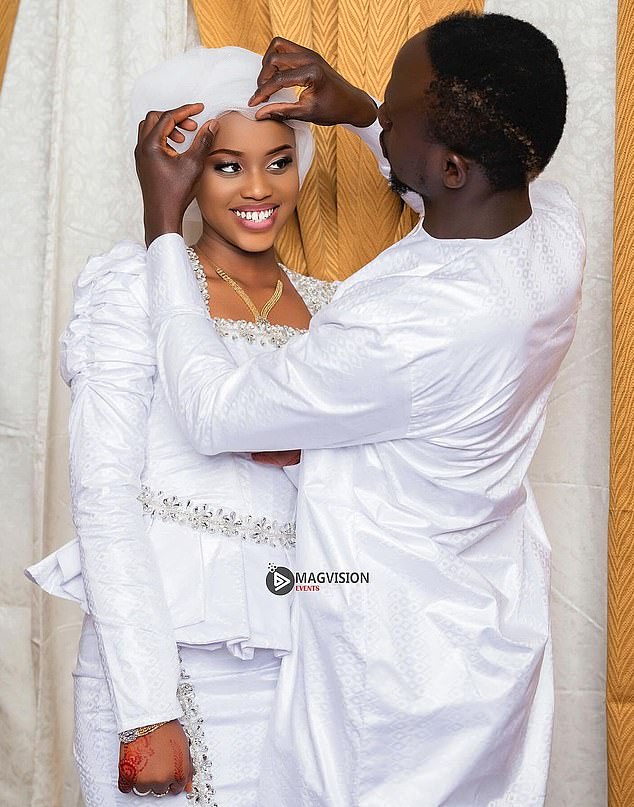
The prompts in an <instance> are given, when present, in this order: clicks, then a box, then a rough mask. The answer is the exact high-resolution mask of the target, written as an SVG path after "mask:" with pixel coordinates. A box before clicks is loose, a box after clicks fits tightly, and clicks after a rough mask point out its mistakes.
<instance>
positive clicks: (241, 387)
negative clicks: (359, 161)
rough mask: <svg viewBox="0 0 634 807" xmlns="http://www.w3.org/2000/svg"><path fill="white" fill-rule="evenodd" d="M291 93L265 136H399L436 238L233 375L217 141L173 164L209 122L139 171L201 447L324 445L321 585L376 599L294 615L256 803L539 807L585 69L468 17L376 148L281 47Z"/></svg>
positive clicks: (428, 46)
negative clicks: (553, 496) (192, 262)
mask: <svg viewBox="0 0 634 807" xmlns="http://www.w3.org/2000/svg"><path fill="white" fill-rule="evenodd" d="M294 85H299V86H303V87H305V90H304V92H303V94H302V96H301V98H300V100H299V102H298V103H297V104H295V105H286V106H280V105H272V106H269V107H263V108H262V109H261V110H259V111H258V117H259V118H263V117H267V116H269V115H270V116H273V117H276V118H279V119H284V118H289V117H296V118H303V119H307V120H311V121H313V122H315V123H318V124H322V125H330V124H335V123H348V124H351V125H353V126H356V127H357V129H358V133H359V134H360V136H362V137H363V138H364V139H365V140H366V142H368V144H369V145H370V147H372V148H374V150H375V151H376V152H378V142H379V140H380V143H381V150H382V152H383V155H384V156H385V157H386V158H387V160H389V173H390V174H391V183H392V186H393V188H394V189H395V190H396V191H397V192H399V193H402V194H408V198H410V199H411V198H422V200H423V201H424V206H425V216H424V219H421V222H420V223H419V224H418V225H417V226H416V227H415V228H414V230H413V231H412V232H411V233H410V234H409V235H408V236H406V237H405V238H404V239H403V240H402V241H400V242H398V243H397V244H395V245H394V246H392V247H390V248H389V249H387V250H385V251H384V252H383V253H381V254H380V255H379V256H378V257H377V258H376V259H375V260H374V261H372V262H371V263H370V264H368V265H367V266H365V267H363V268H362V269H360V270H359V271H358V272H357V273H356V274H355V275H353V276H352V277H351V278H349V279H348V280H346V281H345V282H344V283H342V284H341V286H340V287H339V289H338V291H337V293H336V295H335V297H334V300H333V302H332V304H331V305H330V306H328V307H327V308H325V309H323V310H322V311H321V312H320V313H319V314H318V315H317V316H315V318H314V319H313V321H312V323H311V326H310V330H309V332H308V333H307V334H304V335H301V336H298V337H297V338H295V339H293V340H291V341H290V342H289V343H288V344H287V345H285V346H284V347H282V348H281V349H280V350H278V351H276V352H275V353H266V354H263V355H261V356H257V357H256V358H254V359H253V360H252V361H251V362H249V363H247V364H244V365H243V366H241V367H235V366H234V365H233V363H232V361H231V359H230V357H229V355H228V354H227V352H226V351H225V349H224V346H223V343H222V339H221V338H220V337H219V336H218V335H217V334H216V332H215V330H214V327H213V324H212V323H211V322H210V320H209V318H208V316H207V312H206V310H205V308H204V305H203V303H202V301H201V296H200V293H199V290H198V286H197V284H196V280H195V278H194V275H193V273H192V272H191V268H190V266H189V261H188V257H187V253H186V251H185V244H184V242H183V240H182V238H181V237H180V235H179V233H180V230H181V219H182V214H183V211H184V209H185V207H186V205H187V203H188V201H189V199H190V198H191V195H192V192H193V187H194V184H195V182H196V180H197V178H198V176H199V175H200V172H201V170H202V165H203V162H204V158H205V156H206V154H207V153H208V152H209V150H210V148H211V145H212V142H213V129H212V127H210V126H208V125H207V124H205V125H204V126H203V127H202V128H201V131H200V132H199V133H198V136H197V138H196V140H195V141H194V143H193V145H192V146H191V148H190V149H189V151H188V152H186V153H185V154H184V155H181V156H179V157H175V156H174V155H173V154H170V153H169V149H168V148H167V146H166V137H167V136H169V135H170V134H171V133H172V130H173V127H174V126H175V125H176V124H179V123H182V122H183V121H184V120H185V119H186V118H187V114H188V112H189V111H191V108H189V107H185V108H181V109H180V110H176V111H170V112H168V113H165V114H164V115H162V116H160V117H159V116H158V115H153V116H150V117H148V119H147V120H146V122H145V124H144V125H143V126H142V128H141V136H140V144H139V147H138V151H137V159H138V172H139V177H140V180H141V185H142V187H143V190H144V198H145V203H146V232H147V240H148V244H149V245H150V246H149V250H148V271H149V273H150V274H149V283H150V295H151V300H152V306H153V319H154V325H155V328H156V333H157V338H158V357H159V366H160V372H161V377H162V381H163V383H164V384H165V387H166V389H167V392H168V396H169V400H170V403H171V406H172V408H173V410H174V413H175V415H176V416H177V418H178V420H179V422H180V424H181V426H182V427H183V428H184V429H185V430H186V431H187V433H188V434H189V436H190V439H191V441H192V443H193V444H194V445H195V446H196V447H197V449H198V450H199V451H201V452H203V453H209V454H216V453H220V452H225V451H253V452H257V451H276V450H290V449H296V448H301V449H302V450H303V455H302V463H301V471H300V477H299V499H298V511H297V535H298V556H297V566H298V569H300V570H305V571H308V572H311V571H312V572H318V571H326V572H331V571H359V572H361V571H362V572H366V573H368V574H369V578H370V582H369V584H366V585H361V584H359V585H354V584H348V583H333V584H329V585H325V586H320V590H319V591H318V592H314V591H313V592H298V593H296V595H295V603H294V608H295V612H294V620H295V622H294V629H295V634H294V641H295V651H294V653H293V654H292V655H291V656H289V657H288V658H287V659H285V660H284V664H283V666H282V673H281V677H280V682H279V690H278V697H277V702H276V706H275V709H274V713H273V717H272V725H271V730H270V733H269V738H268V742H267V748H266V752H265V759H264V768H263V774H262V781H261V794H260V799H259V802H258V804H259V805H261V807H274V806H275V807H277V806H278V805H281V807H309V806H310V807H327V806H328V807H379V805H399V806H400V807H440V805H442V806H443V807H502V806H503V805H504V806H505V807H506V805H511V804H514V805H515V804H516V805H520V806H521V807H537V806H538V805H542V804H543V802H544V798H545V789H546V777H547V771H548V760H549V751H550V736H551V727H552V713H553V682H552V666H551V648H550V636H549V613H548V596H549V547H548V541H547V539H546V536H545V534H544V531H543V527H542V524H541V521H540V518H539V513H538V511H537V508H536V504H535V500H534V498H533V495H532V492H531V490H530V486H529V484H528V481H527V471H528V467H529V464H530V461H531V459H532V457H533V455H534V453H535V449H536V447H537V444H538V442H539V438H540V435H541V432H542V429H543V425H544V418H545V411H546V403H547V399H548V396H549V393H550V390H551V388H552V385H553V382H554V380H555V377H556V375H557V372H558V370H559V367H560V364H561V362H562V359H563V358H564V356H565V354H566V352H567V350H568V348H569V346H570V343H571V340H572V337H573V333H574V329H575V320H576V312H577V309H578V306H579V301H580V286H581V276H582V268H583V263H584V236H583V227H582V223H581V221H580V217H579V214H578V211H577V209H576V207H575V205H574V203H573V202H572V201H571V199H570V197H569V196H568V194H567V193H566V191H565V190H564V189H563V188H562V187H561V186H559V185H557V184H554V183H548V182H544V181H541V180H540V181H536V182H533V180H535V178H536V177H537V176H538V175H539V174H540V173H541V171H542V170H543V169H544V167H545V166H546V164H547V163H548V162H549V160H550V158H551V156H552V154H553V152H554V151H555V148H556V147H557V144H558V142H559V139H560V137H561V133H562V130H563V125H564V120H565V112H566V82H565V76H564V71H563V67H562V65H561V62H560V60H559V56H558V54H557V50H556V48H555V46H554V45H553V44H552V42H550V40H549V39H547V37H545V36H544V35H543V34H542V33H540V32H539V31H537V30H536V29H535V28H533V27H532V26H531V25H529V24H528V23H525V22H521V21H519V20H516V19H513V18H511V17H507V16H503V15H497V14H489V15H484V16H476V15H471V14H460V15H455V16H452V17H449V18H447V19H445V20H443V21H441V22H439V23H437V24H436V25H434V26H432V27H431V28H429V29H427V30H425V31H423V32H422V33H420V34H418V35H416V36H415V37H413V38H412V39H410V40H409V41H408V42H406V43H405V45H404V46H403V48H402V49H401V50H400V52H399V54H398V55H397V57H396V60H395V63H394V67H393V72H392V77H391V79H390V82H389V84H388V86H387V89H386V91H385V100H384V103H383V104H382V106H381V107H380V109H379V110H378V124H377V123H375V122H374V121H375V118H376V114H377V113H376V109H375V105H374V103H373V101H372V100H371V99H370V98H369V96H367V95H366V94H365V93H363V92H362V91H361V90H359V89H357V88H354V87H352V86H351V85H349V84H348V83H347V82H346V81H345V80H344V79H343V78H342V77H341V76H339V75H338V74H337V73H336V72H335V71H334V70H333V69H332V68H331V67H329V66H328V65H327V64H326V62H324V60H323V59H321V57H320V56H318V55H317V54H315V53H313V52H312V51H309V50H307V49H305V48H302V47H299V46H298V45H295V44H293V43H290V42H287V41H285V40H280V39H276V40H274V41H273V43H272V44H271V46H270V48H269V50H268V52H267V55H266V56H265V59H264V64H263V69H262V74H261V78H260V87H259V89H258V91H257V92H256V94H255V96H254V99H253V103H260V102H262V101H264V100H266V99H267V98H268V97H269V96H270V95H271V94H272V93H273V92H274V91H275V90H277V89H279V88H280V87H282V86H294ZM193 100H194V99H193ZM386 168H387V167H386ZM164 187H169V188H170V193H169V195H168V194H164V193H161V189H162V188H164ZM371 208H372V200H368V210H369V215H371V212H370V211H371ZM272 596H273V595H272Z"/></svg>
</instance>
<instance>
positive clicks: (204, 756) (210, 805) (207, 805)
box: [176, 653, 218, 807]
mask: <svg viewBox="0 0 634 807" xmlns="http://www.w3.org/2000/svg"><path fill="white" fill-rule="evenodd" d="M178 659H179V661H180V665H181V677H180V682H179V684H178V688H177V689H176V696H177V698H178V702H179V703H180V705H181V709H182V710H183V717H182V718H181V724H182V726H183V731H184V732H185V734H186V735H187V739H188V740H189V753H190V754H191V758H192V765H193V767H194V775H193V776H192V792H191V793H187V794H186V795H187V798H188V799H189V800H190V801H192V802H193V803H194V804H196V805H200V807H218V802H217V801H216V798H215V796H216V788H215V787H214V777H213V771H212V762H211V759H210V758H209V749H208V748H207V742H206V740H205V727H204V723H203V719H202V717H201V716H200V711H199V709H198V702H197V700H196V691H195V689H194V687H193V686H192V684H191V679H190V677H189V675H188V674H187V670H186V669H185V666H184V664H183V660H182V658H181V657H180V653H179V654H178Z"/></svg>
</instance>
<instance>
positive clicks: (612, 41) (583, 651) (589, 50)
mask: <svg viewBox="0 0 634 807" xmlns="http://www.w3.org/2000/svg"><path fill="white" fill-rule="evenodd" d="M486 10H487V11H500V12H504V13H506V14H513V15H514V16H516V17H522V18H523V19H526V20H528V21H529V22H532V23H534V24H535V25H536V26H537V27H539V28H541V29H542V30H544V31H546V32H547V33H548V35H549V36H550V37H551V38H552V39H553V40H554V41H555V43H556V44H557V46H558V47H559V50H560V53H561V56H562V59H563V61H564V64H565V65H566V70H567V74H568V81H569V95H570V98H569V110H568V122H567V126H566V131H565V134H564V138H563V140H562V143H561V146H560V148H559V150H558V152H557V155H556V157H555V159H554V160H553V163H552V165H551V166H550V167H549V168H548V169H547V175H548V176H550V177H552V178H554V179H558V180H560V181H561V182H563V183H564V184H565V185H567V187H568V188H569V189H570V192H571V193H572V195H573V196H574V197H575V199H577V201H578V202H579V203H580V205H581V207H582V210H583V213H584V217H585V220H586V226H587V232H588V262H587V266H586V274H585V279H584V290H583V305H582V310H581V316H580V318H579V326H578V330H577V335H576V337H575V341H574V343H573V346H572V349H571V351H570V354H569V356H568V358H567V360H566V362H565V364H564V368H563V370H562V372H561V374H560V377H559V379H558V381H557V384H556V386H555V389H554V391H553V395H552V397H551V401H550V404H549V415H548V421H547V426H546V430H545V432H544V437H543V440H542V443H541V446H540V449H539V453H538V456H537V457H536V459H535V462H534V463H533V468H532V474H531V476H532V481H533V487H534V490H535V495H536V497H537V499H538V501H539V504H540V507H541V511H542V517H543V519H544V523H545V526H546V530H547V533H548V535H549V537H550V540H551V543H552V546H553V576H552V614H553V617H552V619H553V641H554V649H555V686H556V712H555V736H554V752H553V759H552V765H551V776H550V783H549V799H548V805H549V807H569V806H570V807H573V805H574V806H575V807H604V805H606V804H607V792H606V791H607V781H606V750H605V649H606V611H607V604H606V603H607V597H606V577H607V520H608V515H607V513H608V479H609V436H610V362H611V274H612V206H613V204H612V203H613V163H614V105H615V97H614V93H615V63H616V12H617V2H616V0H566V2H562V1H561V0H487V3H486Z"/></svg>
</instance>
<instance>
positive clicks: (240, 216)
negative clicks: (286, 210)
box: [231, 204, 280, 231]
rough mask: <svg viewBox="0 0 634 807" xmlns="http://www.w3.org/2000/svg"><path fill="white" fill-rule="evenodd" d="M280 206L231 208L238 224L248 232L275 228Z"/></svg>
mask: <svg viewBox="0 0 634 807" xmlns="http://www.w3.org/2000/svg"><path fill="white" fill-rule="evenodd" d="M279 207H280V206H279V205H271V204H268V205H241V206H240V207H234V208H231V213H232V214H233V215H234V216H235V217H236V219H237V221H238V223H239V224H240V225H241V226H242V227H244V228H245V229H247V230H251V231H254V230H255V231H263V230H270V229H272V228H273V227H274V226H275V220H276V216H277V211H278V210H279Z"/></svg>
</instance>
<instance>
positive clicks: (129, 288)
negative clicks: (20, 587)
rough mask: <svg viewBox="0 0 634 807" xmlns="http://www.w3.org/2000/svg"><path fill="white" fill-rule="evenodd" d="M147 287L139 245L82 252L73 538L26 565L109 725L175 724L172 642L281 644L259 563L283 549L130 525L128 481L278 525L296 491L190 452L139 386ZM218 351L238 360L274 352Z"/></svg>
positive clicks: (146, 356) (148, 366)
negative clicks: (74, 637) (89, 631)
mask: <svg viewBox="0 0 634 807" xmlns="http://www.w3.org/2000/svg"><path fill="white" fill-rule="evenodd" d="M190 274H191V276H192V278H193V277H194V273H193V269H192V267H191V265H190ZM288 274H289V278H290V279H291V281H292V282H293V283H294V284H295V286H296V288H297V289H298V290H299V292H300V294H303V295H305V298H306V301H307V305H310V306H311V307H312V308H313V309H315V308H316V307H319V305H320V304H321V305H323V304H324V303H325V302H327V301H328V299H329V298H330V296H332V293H333V290H334V287H333V286H332V284H329V283H325V282H324V281H320V280H312V279H311V278H304V277H302V276H300V275H297V274H296V273H294V272H289V273H288ZM146 281H147V278H146V251H145V248H144V247H143V246H141V245H140V244H137V243H135V242H132V241H127V242H122V243H120V244H117V245H116V246H115V247H114V248H113V249H112V250H111V251H110V252H109V253H108V254H106V255H104V256H100V257H96V258H92V259H91V260H90V261H89V262H88V264H87V266H86V268H85V269H84V271H83V272H82V273H81V275H80V276H79V278H78V281H77V284H76V296H75V308H74V315H73V318H72V320H71V323H70V325H69V326H68V329H67V330H66V332H65V334H64V337H63V340H62V341H63V346H62V347H63V351H62V373H63V375H64V378H65V379H66V381H67V382H69V383H70V385H71V389H72V396H73V405H72V410H71V420H70V438H71V461H70V467H71V486H72V492H73V509H74V520H75V525H76V529H77V535H78V537H77V539H75V541H72V542H71V543H69V544H66V545H65V546H64V547H62V548H61V549H60V550H58V551H57V552H54V553H53V554H52V555H49V556H48V557H47V558H45V559H44V560H42V561H40V562H39V563H38V564H36V565H35V566H32V567H30V569H29V570H28V574H29V576H30V577H31V578H32V579H33V580H34V581H35V582H37V583H38V584H39V585H41V586H42V588H44V589H45V590H46V591H48V592H49V593H51V594H54V595H57V596H60V597H65V598H67V599H71V600H75V601H77V602H79V603H80V604H82V606H83V607H84V608H85V610H87V611H89V612H90V614H91V615H92V617H93V620H94V624H95V629H96V634H97V637H98V639H99V642H100V648H101V661H102V664H103V667H104V670H105V675H106V680H107V681H108V685H109V686H110V688H111V696H112V703H113V708H114V712H115V717H116V721H117V725H118V729H119V731H123V730H125V729H129V728H135V727H137V726H144V725H148V724H150V723H155V722H159V721H161V720H169V719H172V718H174V717H177V716H179V715H180V713H181V710H180V706H179V704H178V702H177V700H176V687H177V683H178V678H179V665H178V656H177V650H176V643H177V642H178V643H181V644H182V643H186V644H193V645H205V646H207V647H209V648H217V647H220V646H221V645H226V646H227V648H228V649H229V652H231V653H233V654H234V655H236V656H239V657H241V658H246V659H248V658H251V657H252V656H253V651H254V648H256V647H260V648H269V649H271V650H273V651H275V653H276V654H283V653H286V652H288V651H289V650H290V647H291V641H290V622H289V619H290V618H289V608H290V602H289V601H288V599H285V598H283V597H275V596H273V595H271V594H270V592H269V591H268V589H267V588H266V582H265V581H266V575H267V571H268V564H269V563H273V564H275V565H282V566H287V567H288V566H290V567H292V566H293V563H294V562H293V552H292V550H291V548H290V547H289V548H285V547H284V546H283V545H281V543H279V542H278V543H276V545H275V546H272V545H270V544H264V543H262V544H259V543H256V542H255V541H253V540H241V536H240V535H239V534H238V535H236V536H235V537H234V536H228V535H227V534H225V533H226V531H223V530H221V529H217V530H212V531H206V532H203V531H201V530H198V529H195V528H194V527H193V526H192V524H191V521H190V522H187V523H178V522H177V521H170V520H168V521H164V520H162V519H161V518H160V517H159V515H158V514H157V516H156V517H155V518H152V517H151V516H149V515H144V512H143V507H142V503H141V501H139V498H138V497H139V495H140V494H141V487H142V486H147V487H148V488H150V489H151V490H153V491H156V492H158V491H163V492H164V493H166V494H170V495H171V496H175V497H178V498H180V499H183V500H185V501H187V500H189V501H190V502H191V503H192V505H196V504H207V505H210V506H211V507H212V508H214V510H217V509H219V508H222V509H223V511H224V513H226V514H228V518H229V519H230V518H231V513H239V514H242V515H244V516H253V517H254V518H255V519H256V520H257V519H262V518H266V519H267V520H268V521H269V522H271V521H277V522H279V523H281V524H284V523H287V522H291V521H294V518H295V497H296V491H295V486H294V484H293V483H292V482H291V481H290V480H289V478H288V476H287V474H285V473H284V471H283V470H282V469H280V468H276V467H273V466H268V465H258V464H255V463H254V462H253V461H252V460H251V458H250V457H249V456H244V455H240V454H224V455H222V456H218V457H214V458H210V457H204V456H202V455H200V454H198V453H197V452H196V451H195V450H194V449H192V447H191V445H190V444H189V443H188V442H187V440H186V439H185V437H184V435H183V433H182V431H181V430H180V428H179V426H178V425H177V423H176V421H175V419H174V418H173V416H172V414H171V412H170V410H169V407H168V405H167V402H166V400H165V396H164V394H163V391H162V388H161V387H160V386H155V384H154V376H155V344H154V338H153V335H152V332H151V328H150V321H149V316H148V302H147V282H146ZM197 288H198V287H197ZM198 295H199V298H200V299H201V300H202V296H201V294H200V291H198ZM208 321H209V322H211V320H210V319H209V318H208ZM223 322H224V321H223ZM227 344H228V349H229V350H230V352H231V353H230V355H231V356H232V358H233V360H234V361H236V362H237V363H242V362H246V361H248V360H249V359H250V358H252V357H254V356H256V355H258V354H259V353H262V352H267V351H271V350H274V349H275V348H274V347H273V345H272V344H270V343H269V342H266V341H262V340H257V341H249V340H248V339H228V340H227ZM234 520H235V519H234Z"/></svg>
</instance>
